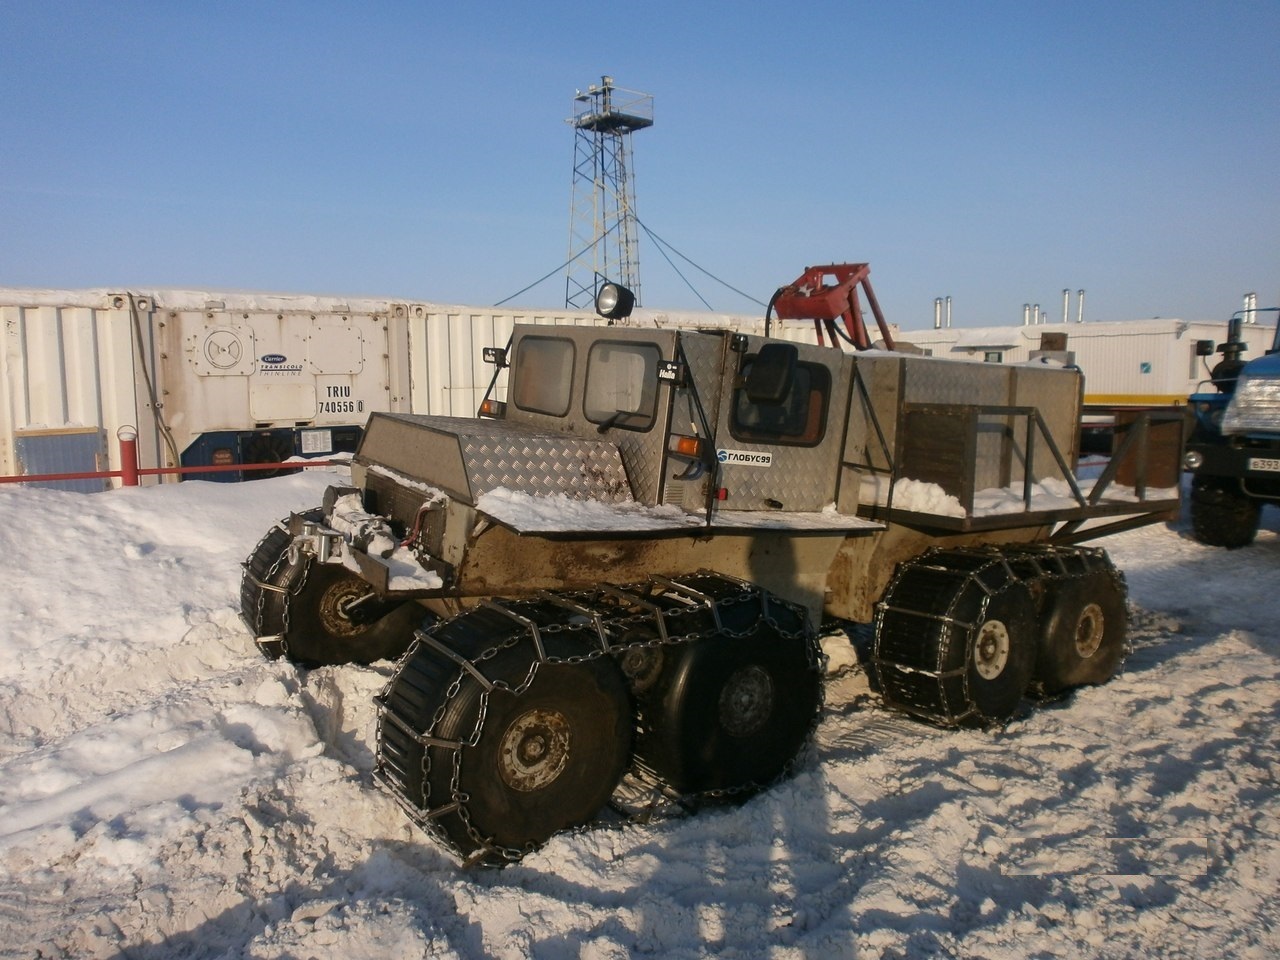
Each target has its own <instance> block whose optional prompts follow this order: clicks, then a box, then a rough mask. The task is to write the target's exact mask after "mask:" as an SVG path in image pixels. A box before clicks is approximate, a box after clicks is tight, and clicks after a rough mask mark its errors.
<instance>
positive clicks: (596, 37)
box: [0, 0, 1280, 329]
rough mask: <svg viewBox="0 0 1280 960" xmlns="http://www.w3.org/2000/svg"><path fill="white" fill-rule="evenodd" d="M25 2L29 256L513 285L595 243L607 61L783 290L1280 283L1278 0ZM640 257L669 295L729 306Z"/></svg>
mask: <svg viewBox="0 0 1280 960" xmlns="http://www.w3.org/2000/svg"><path fill="white" fill-rule="evenodd" d="M0 36H2V37H3V56H0V94H2V99H0V102H2V103H3V109H2V110H0V285H4V286H54V287H89V286H130V287H134V288H147V287H195V288H201V289H203V288H209V287H217V288H233V289H245V290H274V291H293V292H305V293H340V294H346V295H359V294H367V295H378V296H395V297H404V298H413V299H422V300H431V301H437V302H453V303H470V304H477V305H482V304H491V303H495V302H497V301H499V300H502V299H503V298H505V297H507V296H509V295H510V294H512V293H514V292H516V291H517V290H519V289H520V288H522V287H524V286H525V285H527V284H529V283H531V282H533V281H534V280H536V279H537V278H538V277H540V276H542V275H543V274H545V273H547V272H548V271H550V270H552V269H553V268H555V267H556V266H557V264H560V263H562V262H563V261H564V260H565V258H566V254H567V251H568V243H569V199H570V186H571V179H572V178H571V173H572V160H573V131H572V128H570V127H569V126H568V125H567V124H566V123H565V122H564V121H565V119H566V118H567V117H569V116H570V115H571V113H572V97H573V94H574V91H575V90H576V89H578V88H585V87H586V86H587V84H589V83H593V82H596V81H598V80H599V77H600V76H601V74H605V73H607V74H610V75H611V76H613V77H614V78H615V81H616V82H617V83H618V84H619V85H620V86H622V87H627V88H632V89H636V90H642V91H645V92H648V93H651V94H653V96H654V113H655V125H654V126H653V127H652V128H651V129H648V130H644V131H642V132H640V133H637V134H636V135H635V137H634V153H635V156H634V169H633V175H634V184H635V189H636V195H637V212H638V215H639V217H640V219H641V220H642V221H643V222H644V223H645V224H646V225H647V226H648V227H649V228H650V229H652V230H653V231H654V232H655V233H657V234H658V235H659V236H661V237H662V238H663V239H664V240H666V241H667V242H669V243H670V244H672V245H673V246H674V247H675V248H676V249H678V250H680V251H681V252H682V253H684V254H685V255H687V256H688V257H689V258H690V259H692V260H693V261H695V262H696V263H698V264H699V265H701V266H702V267H704V268H705V269H706V270H708V271H710V272H711V273H712V274H714V275H716V276H718V277H721V278H723V279H724V280H726V281H728V282H729V283H731V284H732V285H733V286H736V287H738V288H740V289H742V290H744V291H747V292H749V293H751V294H752V295H753V296H755V297H757V298H758V299H760V300H767V299H768V296H769V295H770V293H772V291H773V289H774V288H776V287H777V286H778V285H780V284H782V283H785V282H788V281H790V280H792V279H794V278H795V277H796V276H797V275H798V274H799V273H800V271H801V268H802V267H804V266H805V265H806V264H812V263H824V262H832V261H846V260H852V261H862V260H867V261H870V263H871V265H872V278H873V280H874V282H875V287H876V292H877V294H878V295H879V298H880V300H881V302H882V304H883V305H884V307H885V311H886V313H887V314H888V316H889V319H890V320H892V321H895V322H898V323H900V324H901V325H902V326H903V327H904V328H907V329H911V328H915V327H919V326H922V325H927V324H929V323H930V322H931V320H932V313H933V300H934V297H938V296H947V295H950V296H951V297H952V298H953V303H954V306H953V310H954V317H955V321H956V323H957V324H959V325H965V326H972V325H980V324H994V323H1011V322H1018V321H1020V320H1021V315H1022V304H1023V303H1024V302H1039V303H1041V304H1042V305H1043V307H1044V309H1046V310H1047V311H1048V312H1049V313H1050V316H1052V317H1055V318H1056V317H1057V316H1058V315H1059V314H1060V312H1061V291H1062V289H1063V288H1064V287H1066V288H1070V289H1071V290H1072V291H1073V292H1074V291H1075V290H1076V289H1079V288H1085V289H1086V290H1087V291H1088V292H1087V295H1086V308H1085V312H1086V316H1087V317H1088V318H1090V319H1097V320H1110V319H1125V318H1132V317H1142V316H1179V317H1184V318H1187V319H1222V318H1225V317H1226V316H1227V315H1229V314H1230V313H1231V312H1232V311H1234V310H1237V309H1239V307H1240V297H1241V294H1243V293H1245V292H1247V291H1257V292H1258V294H1259V301H1260V302H1261V303H1262V304H1263V305H1267V306H1270V305H1273V304H1274V302H1275V301H1276V300H1277V299H1280V122H1278V121H1280V50H1278V48H1277V38H1280V2H1276V0H1268V2H1214V0H1209V2H1196V3H1188V2H1181V0H1168V2H1149V3H1137V2H1124V0H1113V2H1107V3H1052V4H1050V3H1043V4H1042V3H1038V2H1026V0H1022V2H1010V3H954V2H939V3H935V2H918V3H912V2H896V3H865V4H858V3H851V2H827V3H816V4H803V3H798V4H782V3H769V4H753V3H749V2H736V3H718V2H716V3H697V2H680V3H670V2H666V0H660V2H650V3H634V4H611V3H604V2H598V3H590V4H587V3H563V2H559V0H545V2H538V3H530V2H509V0H500V2H490V3H483V4H481V3H475V4H470V3H443V2H417V3H413V2H396V3H392V2H382V3H380V2H376V0H371V2H366V3H363V4H359V5H356V4H350V5H346V4H335V3H325V2H310V3H292V2H252V3H250V2H222V3H200V4H197V3H178V2H173V3H159V2H156V3H137V2H111V3H108V2H77V3H71V2H58V0H43V2H35V0H25V2H24V0H10V2H8V3H5V4H4V5H3V7H0ZM640 262H641V270H640V275H641V282H642V291H643V298H644V302H645V305H646V306H649V307H670V308H693V309H701V308H702V306H701V304H700V302H699V301H698V299H697V297H696V296H695V295H694V294H693V293H692V292H690V291H689V290H688V289H687V288H686V287H685V285H684V283H683V282H682V281H681V280H680V278H679V277H678V276H677V275H676V274H675V273H674V271H673V270H672V269H671V268H670V267H669V266H667V264H666V262H665V261H664V260H663V259H662V258H661V257H660V256H659V254H658V252H657V250H656V249H655V247H654V245H653V244H652V243H651V242H649V241H647V240H646V239H644V238H643V237H642V240H641V249H640ZM687 272H688V273H689V275H690V277H691V278H692V279H694V281H695V286H696V287H697V289H698V291H699V292H700V293H701V294H702V296H703V297H705V298H706V299H707V301H708V302H709V303H710V305H711V306H712V307H713V308H715V309H717V310H722V311H731V312H748V313H758V312H760V310H759V308H758V307H756V306H755V305H754V304H752V303H750V302H749V301H747V300H745V299H743V298H742V297H739V296H738V295H736V294H734V293H732V292H731V291H729V290H727V289H725V288H723V287H721V286H719V285H718V284H716V283H714V282H713V281H711V280H708V279H706V278H705V277H703V276H702V275H700V274H698V273H696V271H687ZM564 290H565V287H564V278H563V274H562V273H557V274H556V275H555V276H554V277H553V278H552V279H550V280H548V281H546V282H545V283H543V284H541V285H539V286H537V287H535V288H534V289H532V290H531V291H529V292H528V293H527V294H524V295H522V296H521V297H520V298H518V300H517V301H516V302H517V303H520V304H523V305H531V306H557V305H561V304H562V303H563V300H564ZM1072 309H1073V311H1074V294H1073V308H1072Z"/></svg>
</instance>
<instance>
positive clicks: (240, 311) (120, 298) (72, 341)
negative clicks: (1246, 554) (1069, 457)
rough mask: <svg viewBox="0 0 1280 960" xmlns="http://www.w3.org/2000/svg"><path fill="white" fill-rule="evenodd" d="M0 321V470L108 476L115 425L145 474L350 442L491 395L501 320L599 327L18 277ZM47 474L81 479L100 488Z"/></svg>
mask: <svg viewBox="0 0 1280 960" xmlns="http://www.w3.org/2000/svg"><path fill="white" fill-rule="evenodd" d="M0 321H2V322H3V331H4V334H3V335H4V343H3V350H2V352H0V475H33V474H45V473H68V472H76V473H79V472H94V471H102V470H118V469H119V468H120V462H119V449H118V447H119V445H118V443H117V441H116V435H117V433H118V431H119V430H121V429H122V428H126V427H133V428H135V429H136V430H137V433H138V454H139V462H140V464H141V466H143V467H144V468H148V467H176V466H181V467H183V468H204V467H214V466H217V467H228V466H235V465H238V464H254V463H281V462H283V461H286V460H288V459H290V458H291V457H295V456H309V457H317V456H318V457H323V456H325V455H329V454H335V453H343V452H346V451H351V450H354V449H355V446H356V444H357V443H358V442H359V439H360V436H361V433H362V430H363V427H364V423H365V421H366V419H367V418H368V415H369V414H370V413H371V412H373V411H390V412H412V413H425V414H440V415H450V416H474V415H475V413H476V409H477V407H478V406H479V403H480V400H481V399H482V398H483V396H484V393H485V391H486V389H488V387H489V385H490V381H491V380H493V379H494V378H495V373H496V375H497V376H496V384H495V396H496V398H497V399H503V398H504V396H505V390H506V374H505V372H504V371H501V370H497V371H495V368H494V367H493V366H491V365H489V364H487V363H486V362H485V361H484V355H483V351H484V348H485V347H489V346H503V345H505V344H506V342H507V340H508V338H509V337H510V334H511V329H512V327H513V325H514V324H516V323H518V322H519V323H536V324H546V325H559V324H575V325H598V324H604V323H607V322H608V321H606V320H604V319H602V318H600V317H598V316H596V315H595V314H593V313H587V312H581V311H572V310H560V311H556V310H540V311H539V310H523V309H519V308H511V309H506V308H497V307H471V306H448V305H440V304H430V303H420V302H413V301H408V300H394V299H371V298H339V297H323V296H311V295H283V294H252V293H230V292H221V291H219V292H210V291H183V290H155V291H148V292H145V293H143V292H136V291H113V290H105V289H103V290H34V289H20V288H0ZM625 323H626V324H629V325H634V326H681V327H686V328H689V327H699V328H717V329H724V330H730V331H736V332H758V331H759V329H760V328H762V326H763V320H762V319H759V318H753V317H735V316H731V315H725V314H711V313H705V314H704V313H696V312H690V313H669V312H663V311H656V310H643V309H641V310H637V311H636V313H635V315H634V316H633V317H632V318H631V319H629V320H628V321H625ZM790 332H791V335H793V336H795V337H797V338H801V339H802V338H804V337H805V335H806V331H805V329H804V328H802V327H797V328H796V330H794V331H790ZM808 336H809V337H810V338H811V336H812V333H811V331H810V332H809V333H808ZM279 469H288V468H284V467H282V468H279ZM273 472H278V471H261V470H255V471H249V470H244V471H239V470H230V471H225V472H208V473H201V474H198V475H199V476H201V477H203V478H205V479H210V480H240V479H253V478H256V477H261V476H269V475H271V474H272V473H273ZM145 479H146V480H147V482H162V481H157V480H156V479H154V478H145ZM165 479H168V480H176V476H170V477H167V478H165ZM47 484H48V485H51V486H58V487H61V488H63V489H72V490H81V491H93V490H101V489H104V488H105V487H106V486H109V485H110V482H109V481H105V480H102V479H84V480H60V481H48V482H47Z"/></svg>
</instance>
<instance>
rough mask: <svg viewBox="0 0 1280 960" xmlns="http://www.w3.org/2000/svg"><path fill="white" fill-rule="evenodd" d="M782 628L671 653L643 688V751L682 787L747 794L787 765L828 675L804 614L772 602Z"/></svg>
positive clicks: (720, 637)
mask: <svg viewBox="0 0 1280 960" xmlns="http://www.w3.org/2000/svg"><path fill="white" fill-rule="evenodd" d="M771 606H772V607H773V609H774V610H775V611H776V612H777V613H778V615H779V616H782V617H784V618H786V623H784V624H783V625H782V626H783V627H784V628H785V629H780V628H779V625H777V624H775V623H772V622H767V621H765V622H761V623H760V624H759V625H758V626H757V627H756V628H755V629H754V630H753V631H752V632H750V633H749V634H747V635H745V636H733V635H727V634H717V635H713V636H710V637H707V638H704V639H700V640H696V641H694V642H692V643H689V644H687V645H685V646H683V647H677V648H674V649H672V650H671V651H669V652H667V653H666V655H665V656H664V661H665V662H664V664H663V667H662V670H661V673H660V674H659V675H658V676H657V677H656V678H655V679H654V681H653V682H652V685H651V686H650V687H649V688H648V689H645V690H643V691H641V692H639V693H638V694H637V698H636V699H637V702H638V706H639V713H640V724H639V728H640V732H639V736H638V739H637V742H636V756H637V758H638V759H639V760H640V762H641V763H642V764H643V765H644V766H647V767H649V768H650V769H652V770H653V771H654V772H655V773H657V774H658V776H660V777H661V778H662V779H663V780H664V781H666V782H667V783H668V784H669V785H670V786H672V787H673V788H674V789H675V790H677V791H679V792H680V793H683V794H702V795H710V796H711V797H715V796H717V795H720V796H725V797H729V796H745V795H748V794H750V793H751V792H753V791H755V790H757V789H759V788H761V787H764V786H767V785H768V784H769V783H771V782H772V781H774V780H776V779H777V778H778V777H779V776H781V775H782V774H783V773H785V772H786V770H787V768H788V766H789V765H790V764H791V762H792V761H793V760H794V758H795V756H796V754H797V753H798V752H799V750H800V748H801V747H802V746H803V745H804V742H805V740H806V739H807V737H808V735H809V732H810V730H811V729H812V728H813V726H814V723H815V722H816V720H817V716H818V710H819V709H820V708H821V706H822V684H821V676H820V673H819V669H818V664H817V656H816V654H815V652H814V647H813V643H812V638H811V634H810V632H809V630H808V627H807V624H806V623H805V621H804V619H803V614H802V613H798V612H792V611H791V610H790V609H783V608H782V607H781V605H780V604H778V603H774V604H772V605H771Z"/></svg>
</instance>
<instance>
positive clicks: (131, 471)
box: [116, 425, 138, 487]
mask: <svg viewBox="0 0 1280 960" xmlns="http://www.w3.org/2000/svg"><path fill="white" fill-rule="evenodd" d="M116 438H117V439H118V440H119V441H120V485H121V486H125V487H136V486H137V485H138V430H137V428H136V427H132V426H128V425H126V426H123V427H121V428H120V429H119V430H117V431H116Z"/></svg>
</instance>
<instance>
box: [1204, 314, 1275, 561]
mask: <svg viewBox="0 0 1280 960" xmlns="http://www.w3.org/2000/svg"><path fill="white" fill-rule="evenodd" d="M1255 312H1257V313H1271V314H1280V308H1277V307H1271V308H1267V309H1264V310H1257V311H1255ZM1243 313H1244V312H1243V311H1241V312H1240V313H1237V314H1235V315H1234V316H1233V317H1232V318H1231V321H1230V323H1229V324H1228V325H1227V339H1226V341H1225V342H1224V343H1222V344H1221V345H1220V346H1219V347H1218V352H1219V353H1221V354H1222V360H1221V361H1220V362H1219V363H1218V364H1217V365H1216V366H1215V367H1214V368H1213V370H1212V371H1211V372H1210V382H1209V383H1208V384H1202V386H1201V388H1200V389H1199V390H1198V391H1197V392H1196V393H1195V394H1193V395H1192V396H1191V398H1190V402H1189V403H1188V405H1187V409H1188V411H1189V414H1188V415H1189V417H1190V424H1189V427H1190V429H1189V437H1188V440H1187V450H1186V455H1185V458H1184V462H1185V465H1186V467H1187V469H1188V470H1190V471H1191V529H1192V532H1193V533H1194V535H1195V538H1196V539H1197V540H1199V541H1200V542H1201V543H1205V544H1208V545H1209V546H1214V547H1229V548H1235V547H1244V546H1248V545H1249V544H1250V543H1252V542H1253V540H1254V537H1255V536H1257V533H1258V526H1259V524H1260V522H1261V519H1262V508H1263V506H1265V505H1266V504H1268V503H1280V316H1278V317H1277V320H1276V332H1275V338H1274V340H1273V342H1272V345H1271V349H1269V350H1268V351H1267V352H1266V353H1265V354H1264V355H1263V356H1261V357H1256V358H1254V359H1253V360H1248V361H1246V360H1245V359H1244V357H1243V356H1242V354H1243V353H1244V350H1245V343H1244V339H1243V337H1242V336H1241V323H1242V322H1243V320H1244V316H1243ZM1205 343H1206V345H1207V346H1208V347H1210V348H1212V343H1210V342H1209V341H1205Z"/></svg>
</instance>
